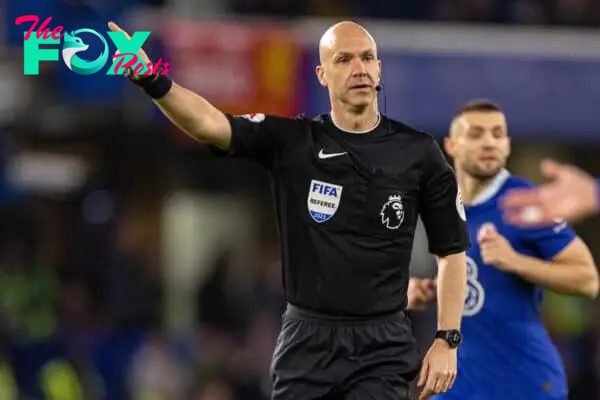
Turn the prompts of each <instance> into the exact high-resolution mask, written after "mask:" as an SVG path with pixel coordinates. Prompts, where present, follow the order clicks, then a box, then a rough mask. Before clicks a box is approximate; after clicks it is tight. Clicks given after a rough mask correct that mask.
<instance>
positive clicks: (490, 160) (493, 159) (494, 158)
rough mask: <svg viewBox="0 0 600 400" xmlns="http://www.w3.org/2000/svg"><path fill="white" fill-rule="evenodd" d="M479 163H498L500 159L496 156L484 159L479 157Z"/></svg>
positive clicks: (484, 157)
mask: <svg viewBox="0 0 600 400" xmlns="http://www.w3.org/2000/svg"><path fill="white" fill-rule="evenodd" d="M479 161H482V162H496V161H498V157H496V156H483V157H479Z"/></svg>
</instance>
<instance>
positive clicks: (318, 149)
mask: <svg viewBox="0 0 600 400" xmlns="http://www.w3.org/2000/svg"><path fill="white" fill-rule="evenodd" d="M109 28H110V29H111V30H113V31H121V29H120V28H119V27H118V26H116V25H115V24H113V23H109ZM319 53H320V65H319V66H317V67H316V74H317V78H318V79H319V82H320V83H321V85H322V86H323V87H326V88H327V89H328V91H329V97H330V100H331V112H330V113H328V114H324V115H321V116H319V117H317V118H315V119H308V118H305V117H297V118H281V117H276V116H266V115H264V114H250V115H246V116H243V117H239V116H231V115H227V114H224V113H223V112H221V111H219V110H217V109H216V108H215V107H213V106H212V105H211V104H210V103H209V102H208V101H207V100H205V99H204V98H202V97H200V96H199V95H197V94H195V93H193V92H191V91H189V90H187V89H185V88H183V87H181V86H179V85H177V84H176V83H174V82H172V81H171V80H170V79H169V78H168V77H167V76H166V75H157V76H153V77H143V76H133V77H131V76H130V78H131V79H132V82H133V83H135V84H136V85H138V86H141V87H142V88H143V90H144V91H145V92H146V93H147V94H148V95H149V96H150V97H152V98H153V99H154V101H155V102H156V104H157V105H158V107H160V109H161V110H162V111H163V112H164V114H165V115H166V116H167V117H168V118H169V119H170V120H171V121H172V122H173V123H174V124H176V125H177V126H178V127H179V128H181V129H182V130H183V131H184V132H186V133H187V134H188V135H190V136H191V137H193V138H194V139H196V140H199V141H201V142H204V143H208V144H209V145H210V147H211V149H212V150H213V151H214V153H215V154H218V155H221V156H229V157H242V158H246V159H251V160H254V161H255V162H257V163H259V164H261V165H263V166H264V167H265V168H266V169H267V170H268V171H269V172H270V173H271V176H272V179H273V187H274V195H275V204H276V211H277V221H278V228H279V231H280V236H281V246H282V255H283V272H284V273H283V277H284V278H283V284H284V288H285V295H286V298H287V301H288V307H287V310H286V312H285V314H284V316H283V321H282V330H281V333H280V335H279V338H278V340H277V345H276V348H275V352H274V355H273V361H272V366H271V370H272V378H273V391H272V398H273V399H276V400H284V399H290V400H291V399H295V400H312V399H341V400H342V399H343V400H355V399H356V400H359V399H360V400H364V399H377V400H385V399H399V400H401V399H408V398H409V383H410V382H411V381H413V379H415V378H416V376H417V374H418V373H419V369H421V376H420V379H419V383H420V385H421V386H423V391H422V394H421V398H427V397H428V396H430V395H432V394H434V393H441V392H445V391H446V390H447V389H448V388H449V387H450V386H451V385H452V383H453V381H454V377H455V375H456V369H457V365H456V362H457V361H456V348H457V346H458V345H459V343H460V339H461V336H460V332H459V329H460V320H461V314H462V310H463V304H464V299H465V285H466V277H465V255H464V251H465V250H466V249H467V248H468V247H469V245H470V243H469V236H468V232H467V229H466V226H465V214H464V210H463V207H462V200H461V197H460V192H459V190H458V186H457V182H456V179H455V176H454V173H453V171H452V169H451V167H450V166H449V164H448V163H447V162H446V160H445V159H444V157H443V155H442V153H441V151H440V149H439V147H438V145H437V143H436V142H435V141H434V139H433V138H432V137H431V136H429V135H427V134H425V133H422V132H419V131H417V130H415V129H412V128H410V127H409V126H406V125H404V124H402V123H401V122H398V121H394V120H391V119H388V118H386V117H385V116H383V115H381V114H380V113H379V110H378V105H377V91H378V90H379V85H380V83H381V61H380V60H379V59H378V58H377V47H376V44H375V41H374V40H373V38H372V37H371V35H370V34H369V33H368V32H367V31H366V30H365V29H364V28H362V27H361V26H360V25H357V24H355V23H352V22H342V23H338V24H336V25H334V26H332V27H331V28H329V30H327V31H326V32H325V34H324V35H323V37H322V39H321V42H320V47H319ZM140 56H141V57H142V58H143V59H144V60H145V61H146V62H150V61H149V59H148V56H147V55H146V54H145V53H144V52H143V50H140ZM419 215H420V216H421V218H422V220H423V223H424V225H425V228H426V231H427V236H428V240H429V244H430V251H431V252H432V253H433V254H435V255H437V256H438V264H439V274H438V289H437V290H438V302H439V316H438V329H439V331H438V332H437V334H436V338H437V339H436V340H434V343H433V345H432V346H431V349H430V350H429V352H428V353H427V355H426V356H425V358H424V360H423V363H421V360H420V356H419V354H418V350H417V345H416V342H415V339H414V337H413V335H412V330H411V326H410V322H409V320H408V317H407V316H406V315H405V313H404V310H405V309H406V307H407V304H408V302H409V299H408V296H407V287H408V282H409V275H408V273H409V271H408V266H409V261H410V255H411V249H412V243H413V236H414V231H415V227H416V224H417V218H418V216H419Z"/></svg>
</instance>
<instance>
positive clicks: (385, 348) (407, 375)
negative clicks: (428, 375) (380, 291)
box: [271, 305, 421, 400]
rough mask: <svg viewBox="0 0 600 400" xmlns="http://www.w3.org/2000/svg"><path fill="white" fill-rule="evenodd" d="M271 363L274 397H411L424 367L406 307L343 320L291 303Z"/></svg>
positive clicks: (286, 399) (281, 399)
mask: <svg viewBox="0 0 600 400" xmlns="http://www.w3.org/2000/svg"><path fill="white" fill-rule="evenodd" d="M282 322H283V326H282V329H281V333H280V334H279V337H278V339H277V345H276V347H275V352H274V354H273V361H272V363H271V376H272V378H273V392H272V399H273V400H292V399H293V400H316V399H322V400H325V399H327V400H333V399H335V400H338V399H339V400H369V399H377V400H388V399H389V400H408V399H409V384H410V382H411V381H412V380H413V379H414V378H415V377H416V376H417V374H418V372H419V369H420V367H421V357H420V354H419V351H418V348H417V343H416V340H415V339H414V337H413V334H412V329H411V325H410V321H409V319H408V317H407V316H406V315H405V314H404V312H402V311H399V312H396V313H394V314H392V315H386V316H382V317H379V318H376V319H369V320H366V319H365V320H348V319H345V320H341V319H331V318H328V317H326V316H322V315H318V314H315V313H312V312H308V311H305V310H301V309H298V308H297V307H294V306H291V305H289V306H288V308H287V310H286V312H285V314H284V316H283V321H282Z"/></svg>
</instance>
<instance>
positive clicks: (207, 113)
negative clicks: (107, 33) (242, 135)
mask: <svg viewBox="0 0 600 400" xmlns="http://www.w3.org/2000/svg"><path fill="white" fill-rule="evenodd" d="M108 28H109V29H110V30H111V31H113V32H123V33H124V34H125V36H126V37H127V39H130V40H131V36H130V35H129V34H128V33H127V32H125V31H124V30H123V29H121V28H120V27H119V26H118V25H117V24H115V23H114V22H109V23H108ZM138 55H139V57H140V58H141V60H142V61H143V62H144V64H146V65H148V64H149V63H150V62H151V61H150V58H149V57H148V54H146V52H145V51H144V50H143V49H140V50H139V51H138ZM131 78H132V80H134V83H136V84H137V85H138V86H140V87H142V88H143V89H144V91H145V92H146V93H147V94H148V95H150V96H151V97H152V98H153V100H154V102H155V103H156V104H157V105H158V107H159V108H160V110H161V111H162V112H163V113H164V114H165V115H166V116H167V118H169V120H171V122H173V123H174V124H175V125H176V126H177V127H179V128H180V129H181V130H182V131H183V132H185V133H186V134H187V135H189V136H190V137H192V138H193V139H195V140H197V141H200V142H202V143H208V144H212V145H214V146H215V147H218V148H219V149H221V150H228V149H229V145H230V143H231V124H230V122H229V120H228V119H227V117H226V116H225V114H224V113H223V112H222V111H220V110H218V109H217V108H216V107H214V106H213V105H212V104H210V103H209V102H208V101H207V100H206V99H204V98H203V97H202V96H200V95H198V94H196V93H194V92H192V91H191V90H188V89H186V88H184V87H182V86H179V85H178V84H177V83H174V82H172V81H171V80H170V79H169V78H168V77H167V76H165V75H134V76H132V77H131Z"/></svg>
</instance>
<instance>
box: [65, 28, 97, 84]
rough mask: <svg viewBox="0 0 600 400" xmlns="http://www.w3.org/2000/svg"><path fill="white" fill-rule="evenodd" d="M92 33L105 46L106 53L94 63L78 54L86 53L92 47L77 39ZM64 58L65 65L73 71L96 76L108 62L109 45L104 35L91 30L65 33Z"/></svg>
mask: <svg viewBox="0 0 600 400" xmlns="http://www.w3.org/2000/svg"><path fill="white" fill-rule="evenodd" d="M83 32H85V33H91V34H93V35H95V36H97V37H98V38H99V39H100V40H102V43H103V44H104V51H103V52H102V54H101V55H100V57H98V59H96V60H94V61H86V60H82V59H81V58H79V57H78V56H77V55H76V54H77V53H79V52H81V51H86V50H87V49H88V48H89V47H90V46H89V45H87V44H85V43H83V40H81V38H79V37H77V34H78V33H83ZM62 56H63V60H64V61H65V64H66V65H67V67H69V69H70V70H71V71H74V72H77V73H78V74H82V75H90V74H94V73H96V72H98V71H100V70H101V69H102V67H104V65H105V64H106V61H107V60H108V44H107V43H106V40H105V39H104V37H102V35H100V34H99V33H98V32H96V31H94V30H91V29H79V30H77V31H74V32H71V33H70V34H69V33H67V32H65V36H64V43H63V49H62Z"/></svg>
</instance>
